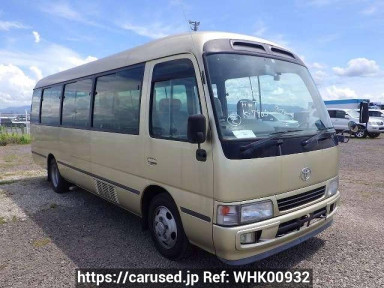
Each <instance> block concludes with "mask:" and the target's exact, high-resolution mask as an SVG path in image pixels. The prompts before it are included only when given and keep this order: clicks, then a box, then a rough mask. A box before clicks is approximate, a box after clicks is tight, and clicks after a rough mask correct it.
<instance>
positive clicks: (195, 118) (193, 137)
mask: <svg viewBox="0 0 384 288" xmlns="http://www.w3.org/2000/svg"><path fill="white" fill-rule="evenodd" d="M187 135H188V141H189V143H197V144H198V149H197V150H196V159H197V160H198V161H202V162H204V161H206V160H207V152H206V151H205V150H204V149H201V148H200V144H201V143H204V142H205V139H206V135H207V128H206V125H205V117H204V115H202V114H196V115H191V116H189V117H188V131H187Z"/></svg>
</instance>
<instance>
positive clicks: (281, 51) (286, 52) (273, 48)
mask: <svg viewBox="0 0 384 288" xmlns="http://www.w3.org/2000/svg"><path fill="white" fill-rule="evenodd" d="M271 51H272V52H273V53H274V54H280V55H284V56H288V57H289V58H293V59H296V57H295V56H294V55H293V54H292V53H291V52H288V51H286V50H283V49H280V48H276V47H271Z"/></svg>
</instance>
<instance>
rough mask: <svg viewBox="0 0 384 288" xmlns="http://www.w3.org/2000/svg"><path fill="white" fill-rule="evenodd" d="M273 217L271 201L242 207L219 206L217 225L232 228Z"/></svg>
mask: <svg viewBox="0 0 384 288" xmlns="http://www.w3.org/2000/svg"><path fill="white" fill-rule="evenodd" d="M272 217H273V204H272V201H271V200H265V201H259V202H254V203H249V204H242V205H219V206H218V209H217V224H219V225H223V226H234V225H241V224H248V223H254V222H259V221H262V220H266V219H270V218H272Z"/></svg>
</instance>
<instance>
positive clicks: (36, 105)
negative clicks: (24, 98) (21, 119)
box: [31, 89, 41, 123]
mask: <svg viewBox="0 0 384 288" xmlns="http://www.w3.org/2000/svg"><path fill="white" fill-rule="evenodd" d="M40 103H41V89H36V90H34V91H33V95H32V107H31V123H40Z"/></svg>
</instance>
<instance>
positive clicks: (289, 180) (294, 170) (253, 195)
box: [214, 147, 339, 202]
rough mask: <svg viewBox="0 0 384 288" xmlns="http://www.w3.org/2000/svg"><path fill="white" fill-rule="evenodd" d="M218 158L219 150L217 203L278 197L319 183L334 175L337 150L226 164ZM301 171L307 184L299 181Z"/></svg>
mask: <svg viewBox="0 0 384 288" xmlns="http://www.w3.org/2000/svg"><path fill="white" fill-rule="evenodd" d="M218 150H219V149H218ZM218 154H219V155H218ZM220 154H222V152H221V151H220V150H219V151H218V152H217V153H215V158H214V163H215V172H216V173H215V185H214V187H215V200H217V201H221V202H232V201H243V200H244V201H245V200H252V199H259V198H263V197H270V196H274V195H279V194H281V193H285V192H288V191H292V190H297V189H300V188H305V187H309V186H311V185H314V184H317V183H321V182H323V181H326V180H328V179H330V178H333V177H335V176H337V174H338V157H339V150H338V148H337V147H333V148H328V149H322V150H317V151H311V152H306V153H299V154H292V155H285V156H279V157H267V158H260V159H242V160H229V159H227V158H225V156H224V155H220ZM305 167H308V168H310V169H311V171H312V173H311V177H310V179H309V180H308V181H303V180H302V179H301V178H300V175H301V171H302V169H303V168H305Z"/></svg>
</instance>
